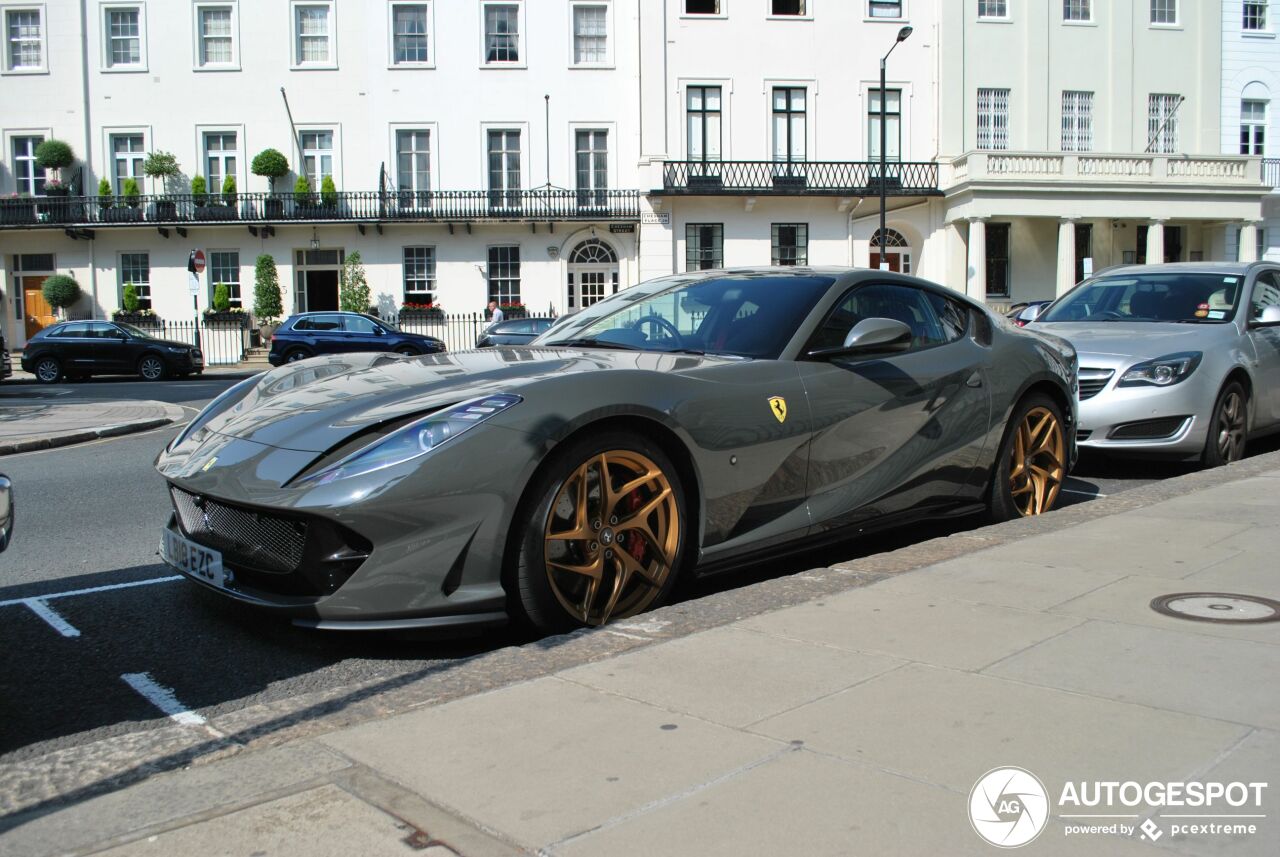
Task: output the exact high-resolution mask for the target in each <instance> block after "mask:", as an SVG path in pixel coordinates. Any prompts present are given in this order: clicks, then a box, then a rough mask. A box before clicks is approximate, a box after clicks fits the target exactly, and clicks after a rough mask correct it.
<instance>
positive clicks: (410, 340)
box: [267, 312, 445, 366]
mask: <svg viewBox="0 0 1280 857" xmlns="http://www.w3.org/2000/svg"><path fill="white" fill-rule="evenodd" d="M444 350H445V345H444V343H443V342H441V341H440V340H439V339H436V338H435V337H434V336H421V335H419V334H417V333H404V332H402V331H399V330H396V329H395V328H394V327H392V326H391V325H389V324H387V323H386V322H385V321H380V320H379V319H376V318H374V317H373V316H369V315H364V314H362V313H358V312H304V313H299V314H298V315H291V316H289V317H288V318H287V319H285V322H284V324H282V325H280V327H279V328H278V329H277V330H276V332H275V335H274V336H272V337H271V353H270V354H268V355H267V360H268V361H269V362H270V363H271V365H272V366H279V365H281V364H283V363H292V362H293V361H295V360H306V359H307V358H308V357H315V356H316V355H317V354H341V353H343V352H349V351H394V352H396V353H397V354H408V355H415V354H435V353H436V352H438V351H444Z"/></svg>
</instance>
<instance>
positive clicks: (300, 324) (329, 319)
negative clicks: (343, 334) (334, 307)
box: [293, 315, 342, 331]
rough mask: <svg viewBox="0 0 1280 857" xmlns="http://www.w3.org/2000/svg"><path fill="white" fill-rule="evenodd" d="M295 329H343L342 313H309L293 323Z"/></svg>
mask: <svg viewBox="0 0 1280 857" xmlns="http://www.w3.org/2000/svg"><path fill="white" fill-rule="evenodd" d="M293 329H294V330H316V331H320V330H342V316H340V315H309V316H307V317H306V318H300V319H298V320H297V321H296V322H294V324H293Z"/></svg>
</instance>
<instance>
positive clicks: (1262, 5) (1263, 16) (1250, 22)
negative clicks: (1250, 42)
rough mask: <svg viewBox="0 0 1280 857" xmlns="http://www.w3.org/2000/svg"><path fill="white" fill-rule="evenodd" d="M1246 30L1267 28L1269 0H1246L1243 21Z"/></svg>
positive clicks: (1253, 30) (1256, 30)
mask: <svg viewBox="0 0 1280 857" xmlns="http://www.w3.org/2000/svg"><path fill="white" fill-rule="evenodd" d="M1241 24H1242V26H1243V27H1244V29H1245V30H1246V31H1251V32H1258V31H1260V30H1265V29H1266V28H1267V0H1244V17H1243V19H1242V21H1241Z"/></svg>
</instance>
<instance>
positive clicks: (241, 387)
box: [169, 372, 266, 449]
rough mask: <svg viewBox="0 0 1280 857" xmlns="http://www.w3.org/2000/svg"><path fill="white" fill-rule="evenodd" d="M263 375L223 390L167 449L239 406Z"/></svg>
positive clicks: (260, 373) (259, 374)
mask: <svg viewBox="0 0 1280 857" xmlns="http://www.w3.org/2000/svg"><path fill="white" fill-rule="evenodd" d="M264 374H266V373H265V372H259V373H258V374H257V375H254V376H253V377H252V378H245V379H244V380H243V381H241V382H240V383H239V384H236V385H235V386H234V387H229V388H227V389H226V390H223V391H222V393H221V394H220V395H219V396H218V397H217V398H216V399H214V400H213V401H212V402H210V403H209V404H207V405H205V406H204V410H202V411H201V412H200V413H198V414H196V418H195V419H193V420H192V421H191V422H189V423H187V427H186V428H184V429H183V430H182V431H181V432H180V433H179V434H178V436H177V437H175V438H174V439H173V443H171V444H169V449H173V448H174V447H176V446H177V445H178V444H180V443H182V442H183V441H184V440H186V439H187V438H189V437H191V435H193V434H194V433H195V432H196V430H197V429H199V428H200V427H201V426H203V425H205V424H206V423H208V422H209V420H211V419H213V418H214V417H216V416H217V415H218V414H220V413H222V412H224V411H226V410H228V409H230V408H231V407H233V406H235V405H237V404H239V402H240V400H241V399H243V398H244V397H245V396H247V395H249V391H250V390H252V389H253V388H254V387H255V386H257V384H258V382H259V381H261V380H262V376H263V375H264Z"/></svg>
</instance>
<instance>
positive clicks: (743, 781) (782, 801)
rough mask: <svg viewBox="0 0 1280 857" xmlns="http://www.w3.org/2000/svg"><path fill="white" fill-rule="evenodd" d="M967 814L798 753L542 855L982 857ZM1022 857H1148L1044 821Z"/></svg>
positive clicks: (894, 780) (963, 806) (951, 802)
mask: <svg viewBox="0 0 1280 857" xmlns="http://www.w3.org/2000/svg"><path fill="white" fill-rule="evenodd" d="M967 806H968V790H967V789H966V790H965V791H963V792H958V791H953V790H949V789H943V788H940V787H938V786H933V785H929V784H926V783H921V782H918V781H915V780H912V779H909V778H906V777H900V776H896V775H893V774H890V773H886V772H884V771H878V770H875V769H874V768H871V767H868V766H864V765H858V764H854V763H851V762H848V761H844V760H841V759H836V758H832V757H829V756H824V755H819V754H817V753H813V752H809V751H808V750H805V749H799V750H797V751H795V752H791V753H786V754H785V755H783V756H780V757H778V758H777V759H774V760H772V761H770V762H769V763H767V764H764V765H760V766H758V767H756V768H753V769H751V770H750V771H746V772H744V773H743V774H741V775H740V776H736V777H732V778H728V779H726V780H723V781H721V782H718V783H715V784H713V785H711V786H709V787H707V788H706V789H703V790H700V791H697V792H695V793H693V794H689V795H685V796H682V797H680V798H679V799H676V800H672V801H669V802H667V803H665V804H663V805H661V806H659V807H655V808H653V809H652V810H651V811H648V812H644V813H641V814H638V815H635V816H632V817H628V818H625V819H618V820H616V821H615V823H613V824H610V825H608V826H606V827H604V828H602V829H600V830H595V831H591V832H589V833H587V834H586V835H583V836H581V837H578V838H575V839H571V840H569V841H566V842H563V843H556V844H554V845H552V846H551V847H549V848H547V853H549V854H550V855H554V857H633V855H636V854H655V855H659V854H660V855H663V857H685V855H689V857H742V855H748V854H778V855H804V857H850V855H885V857H889V856H890V855H947V857H966V855H972V857H991V855H992V854H993V853H997V849H994V848H993V847H992V846H990V845H988V844H987V843H986V842H984V841H982V840H981V839H979V838H978V837H977V836H976V835H975V834H974V832H973V831H972V830H971V829H970V827H969V820H968V814H967ZM1082 846H1083V848H1084V850H1082ZM1032 849H1034V850H1032ZM1028 853H1034V854H1036V855H1046V857H1047V855H1059V854H1061V855H1067V854H1069V855H1073V857H1079V855H1081V854H1086V853H1087V854H1089V855H1091V857H1094V855H1097V857H1110V855H1121V857H1123V855H1139V854H1145V855H1148V857H1149V855H1150V854H1151V851H1150V849H1146V848H1139V847H1138V846H1136V845H1135V844H1134V843H1132V842H1129V841H1124V840H1119V839H1114V838H1110V837H1090V838H1089V839H1088V841H1087V842H1085V843H1082V842H1079V841H1072V840H1070V839H1066V838H1064V837H1063V835H1062V829H1061V827H1060V826H1059V825H1058V824H1056V823H1054V822H1050V824H1049V825H1048V827H1046V829H1045V830H1044V832H1043V833H1042V834H1041V835H1040V838H1039V839H1037V840H1036V841H1035V842H1034V843H1033V844H1032V845H1030V846H1028Z"/></svg>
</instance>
